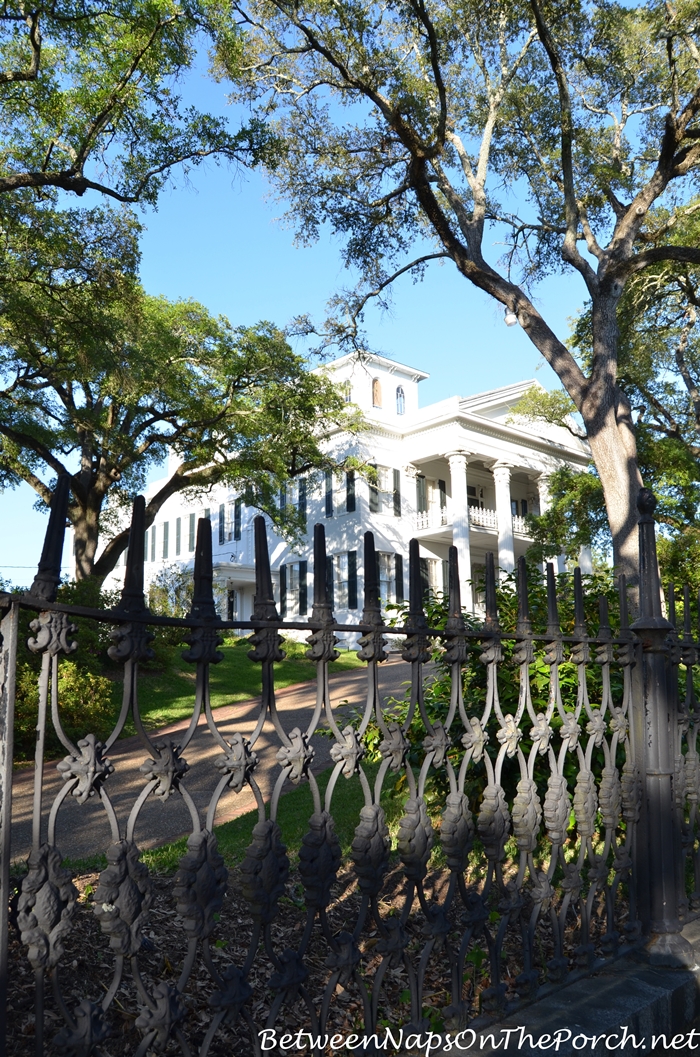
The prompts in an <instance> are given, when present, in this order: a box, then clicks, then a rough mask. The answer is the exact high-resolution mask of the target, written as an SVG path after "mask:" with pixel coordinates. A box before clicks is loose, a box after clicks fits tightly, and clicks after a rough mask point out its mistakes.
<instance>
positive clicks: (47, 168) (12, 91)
mask: <svg viewBox="0 0 700 1057" xmlns="http://www.w3.org/2000/svg"><path fill="white" fill-rule="evenodd" d="M32 19H33V20H34V21H32ZM32 19H27V20H25V17H24V9H23V7H21V5H19V4H12V3H10V4H9V5H5V6H4V7H3V11H2V13H0V142H1V143H2V147H0V193H3V192H5V193H9V192H16V191H18V190H21V189H23V188H35V189H42V190H43V192H44V193H47V192H48V193H49V194H54V193H55V190H56V189H59V188H61V189H63V190H66V191H71V192H74V193H75V194H77V195H79V196H80V195H83V194H84V193H85V192H86V190H88V189H90V188H93V189H96V190H98V191H101V192H102V193H104V194H106V195H108V196H110V197H112V198H115V199H117V200H119V201H121V202H147V203H150V204H154V203H155V201H156V199H157V196H158V192H159V191H160V189H161V188H162V186H163V184H164V183H165V182H166V180H167V179H168V177H169V174H170V171H171V169H172V167H173V166H175V165H177V166H182V167H184V168H185V170H186V169H187V167H188V166H191V165H198V164H199V163H200V162H201V161H202V159H204V158H206V157H215V158H217V159H220V158H227V159H229V160H232V161H235V162H237V163H238V162H241V163H245V164H256V163H257V162H258V161H261V160H263V159H264V160H266V161H267V162H268V163H269V164H270V165H274V159H275V156H276V153H277V151H278V146H277V144H276V141H275V140H274V138H273V137H272V136H271V134H270V132H269V130H268V129H267V127H266V126H265V124H264V123H262V122H261V121H260V120H255V121H253V122H251V123H250V124H249V125H248V126H247V127H245V128H243V129H240V130H238V131H237V132H231V131H230V130H229V128H228V125H227V123H226V122H225V121H223V120H221V119H220V118H217V117H214V116H212V115H210V114H204V113H201V112H199V111H198V110H196V109H195V108H193V107H183V105H182V103H181V100H180V98H179V95H178V94H177V86H178V79H179V78H180V75H181V74H182V72H183V70H185V69H186V68H187V67H189V66H190V65H191V64H192V62H193V60H194V57H195V54H196V49H197V46H198V45H199V44H200V43H201V32H202V29H206V18H205V14H204V11H203V9H202V7H201V5H199V4H197V3H195V4H194V5H192V4H190V5H187V6H186V7H184V8H183V7H182V6H180V5H179V4H178V3H176V2H174V0H136V2H134V0H96V2H94V3H91V4H90V5H89V7H87V8H86V7H85V5H84V4H83V3H80V2H76V0H59V3H57V4H50V5H47V6H40V7H38V8H37V9H36V13H35V16H32ZM237 36H238V33H237V30H236V29H235V27H233V28H231V29H230V30H228V33H227V39H228V40H229V45H228V49H227V54H229V55H232V54H233V51H234V50H235V49H234V47H233V42H234V40H235V38H236V37H237ZM30 69H31V70H33V74H32V75H31V76H24V77H21V76H20V77H19V78H18V74H20V73H21V72H22V71H25V72H26V71H28V70H30Z"/></svg>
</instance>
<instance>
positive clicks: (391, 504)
mask: <svg viewBox="0 0 700 1057" xmlns="http://www.w3.org/2000/svg"><path fill="white" fill-rule="evenodd" d="M374 469H375V470H376V471H377V483H376V485H375V484H371V485H370V486H369V509H370V513H374V514H380V513H382V511H384V513H387V514H388V513H389V512H391V513H393V514H394V517H401V471H400V470H391V469H389V467H388V466H375V467H374Z"/></svg>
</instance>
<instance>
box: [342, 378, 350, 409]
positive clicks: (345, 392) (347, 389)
mask: <svg viewBox="0 0 700 1057" xmlns="http://www.w3.org/2000/svg"><path fill="white" fill-rule="evenodd" d="M343 399H344V400H345V403H346V404H349V403H351V401H352V383H351V382H345V383H344V384H343Z"/></svg>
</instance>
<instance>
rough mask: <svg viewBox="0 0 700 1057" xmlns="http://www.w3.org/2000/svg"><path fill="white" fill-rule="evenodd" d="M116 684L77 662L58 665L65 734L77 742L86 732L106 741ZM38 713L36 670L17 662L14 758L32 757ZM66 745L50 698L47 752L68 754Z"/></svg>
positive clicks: (60, 711) (110, 722)
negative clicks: (60, 733)
mask: <svg viewBox="0 0 700 1057" xmlns="http://www.w3.org/2000/svg"><path fill="white" fill-rule="evenodd" d="M114 687H115V684H114V683H112V682H111V680H109V679H107V678H105V676H103V675H97V674H96V673H95V672H91V671H89V670H88V669H87V668H84V667H82V666H81V665H79V664H77V663H76V662H75V661H69V660H62V661H61V662H60V663H59V666H58V714H59V717H60V720H61V724H62V726H63V729H64V731H65V733H66V734H67V735H68V737H69V738H70V740H71V741H73V742H74V743H75V742H77V741H78V740H79V739H80V738H83V737H85V735H86V734H95V735H97V737H98V738H99V739H100V740H102V741H104V740H105V738H106V737H107V735H108V734H109V733H110V731H111V729H112V726H113V723H114V707H113V703H112V701H113V692H114ZM38 714H39V686H38V681H37V671H36V668H34V667H33V666H32V665H30V664H28V663H27V662H20V663H19V664H18V665H17V688H16V696H15V759H18V760H26V759H31V758H32V757H33V755H34V746H35V744H36V724H37V717H38ZM65 751H66V750H65V748H64V746H63V744H62V743H61V741H60V739H59V738H58V735H57V734H56V732H55V730H54V728H53V723H52V721H51V702H50V699H49V705H48V716H47V720H46V755H47V756H55V755H61V754H65Z"/></svg>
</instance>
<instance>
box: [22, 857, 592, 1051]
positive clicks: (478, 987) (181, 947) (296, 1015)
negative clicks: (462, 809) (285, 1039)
mask: <svg viewBox="0 0 700 1057" xmlns="http://www.w3.org/2000/svg"><path fill="white" fill-rule="evenodd" d="M447 879H448V874H447V873H446V872H444V871H440V872H436V873H433V874H432V875H430V876H429V878H428V879H427V882H426V894H427V896H428V901H429V903H432V902H433V900H434V901H435V903H441V902H442V896H443V894H444V888H445V885H446V883H447ZM239 880H240V879H239V877H238V876H237V874H236V872H235V871H231V873H230V876H229V883H228V890H227V894H226V897H225V899H224V902H223V906H222V909H221V914H220V918H219V920H218V922H217V925H216V929H215V932H214V934H213V935H212V937H211V945H212V950H213V958H214V961H215V964H216V966H217V968H218V969H219V972H223V970H224V969H225V968H226V967H227V966H228V965H229V964H231V963H234V964H237V965H239V966H241V965H242V964H243V962H244V960H245V957H246V954H247V951H248V943H249V941H250V936H251V933H252V923H251V919H250V915H249V908H248V904H247V903H246V901H245V899H244V898H243V897H242V895H241V893H240V883H239ZM97 881H98V874H97V873H87V874H83V875H81V876H79V877H76V878H75V879H74V883H75V885H76V887H77V888H78V890H79V892H80V899H79V902H78V905H77V907H76V911H75V914H74V917H73V928H72V929H71V931H70V932H69V933H68V934H67V936H66V938H65V941H64V947H65V954H64V957H63V958H62V960H61V965H60V981H61V989H62V993H63V996H64V999H65V1001H66V1004H67V1005H68V1007H69V1009H73V1008H74V1007H75V1006H77V1005H78V1003H79V1002H80V1001H81V1000H82V999H85V998H88V999H91V1000H93V1001H101V999H102V997H103V996H104V994H105V993H106V991H107V989H108V988H109V985H110V982H111V979H112V972H113V966H114V955H113V952H112V951H111V950H110V948H109V945H108V940H107V937H106V936H105V935H103V933H102V932H101V929H100V924H99V921H98V920H97V918H96V916H95V915H94V913H93V907H92V895H93V893H94V889H95V888H96V886H97ZM152 884H153V903H152V906H151V910H150V913H149V921H148V924H147V925H146V928H145V930H144V938H145V942H144V947H143V948H142V950H141V952H140V953H139V965H140V970H141V974H142V978H143V981H144V983H145V985H146V987H147V988H148V989H149V990H152V989H153V987H155V985H156V984H157V983H159V982H161V981H165V982H167V983H170V984H172V985H175V984H176V983H177V981H178V977H179V975H180V971H181V968H182V964H183V961H184V958H185V954H186V950H187V939H186V935H185V932H184V929H183V927H182V924H181V921H180V918H179V915H178V914H177V911H176V910H175V903H174V900H173V894H172V888H173V878H172V877H163V876H152ZM383 892H384V894H383V896H382V899H381V901H380V911H381V913H382V916H383V917H385V918H386V917H387V916H394V915H396V914H397V913H399V911H400V910H401V909H402V907H403V905H404V901H405V892H406V888H405V879H404V876H403V873H402V869H401V866H400V864H398V863H397V864H396V865H395V866H394V867H393V869H392V871H391V873H390V874H389V875H388V876H387V877H386V878H385V884H384V890H383ZM302 896H303V889H302V886H301V883H300V881H299V878H298V874H296V872H295V870H292V872H291V874H290V879H289V882H288V886H287V895H286V896H283V897H282V899H281V901H280V903H281V905H280V913H279V914H278V916H277V919H276V920H275V922H274V923H273V925H272V937H273V944H274V949H275V951H277V952H281V951H283V950H285V949H295V948H298V946H299V943H300V940H301V936H302V933H303V929H304V926H305V923H306V910H305V907H304V904H303V898H302ZM333 896H334V899H333V902H332V904H331V906H330V907H329V909H328V920H329V924H330V927H331V929H332V930H333V931H334V932H339V931H341V930H346V931H351V930H352V927H353V925H354V922H355V921H356V920H357V915H358V912H359V907H360V895H359V892H358V890H357V887H356V883H355V877H354V874H353V873H352V871H351V870H350V869H348V870H346V871H345V872H343V873H342V874H341V875H340V877H339V879H338V881H337V882H336V884H335V887H334V890H333ZM569 919H570V920H569ZM569 919H568V920H567V943H566V955H567V957H568V960H569V964H570V966H571V967H573V966H574V964H575V947H576V944H577V942H578V941H577V935H576V933H577V927H578V918H577V915H576V914H575V913H574V911H573V910H570V912H569ZM424 921H425V919H424V917H423V914H422V912H421V910H420V905H419V903H418V900H417V898H416V900H415V901H414V906H413V909H412V913H411V916H410V918H409V922H408V924H407V926H406V928H407V932H408V934H409V937H410V942H409V947H408V950H409V954H410V955H411V961H412V963H413V965H414V966H415V967H417V965H418V960H419V957H420V951H421V950H422V949H423V947H424V944H425V941H426V938H425V935H424V933H423V925H424ZM450 924H451V926H452V930H453V931H451V934H450V940H451V942H452V949H453V951H455V953H456V951H457V949H458V947H459V941H460V938H461V935H462V932H463V930H464V907H463V904H462V903H461V900H459V899H455V900H454V901H453V904H452V908H451V910H450ZM602 932H603V922H602V921H601V920H598V921H597V922H596V924H595V928H594V938H595V939H596V940H597V943H596V946H597V947H598V948H599V941H600V937H601V935H602ZM538 934H539V936H538V951H539V954H540V957H539V958H538V961H541V962H544V961H545V960H546V959H547V958H548V957H551V954H552V952H553V944H552V933H551V924H550V922H549V920H548V919H547V918H546V917H545V918H543V919H541V920H540V922H539V925H538ZM378 939H379V937H378V934H377V931H376V929H375V928H374V923H373V921H372V919H371V917H369V916H368V920H367V922H366V925H365V930H364V932H363V935H362V937H361V941H360V949H361V951H362V952H363V958H362V963H361V972H362V975H363V977H364V979H365V981H366V982H367V983H368V984H369V987H370V988H371V977H372V976H373V974H374V972H375V971H376V969H377V967H378V966H379V964H380V963H381V960H382V955H381V954H380V953H379V952H377V951H376V950H375V947H376V946H377V943H378ZM475 942H476V944H477V945H479V944H481V945H482V946H483V939H480V938H477V939H476V941H475ZM327 955H328V948H327V945H326V942H325V940H324V938H323V936H322V935H321V932H320V926H319V924H318V922H316V924H315V925H314V936H313V937H312V941H311V944H310V947H309V949H308V950H307V954H306V956H305V964H306V965H307V967H308V968H309V970H310V976H309V979H308V980H307V981H306V985H305V986H306V987H307V989H308V991H309V993H310V995H311V997H312V1001H313V1004H314V1007H315V1008H316V1010H317V1012H318V1010H319V1008H320V1004H321V996H322V994H323V991H324V989H325V984H326V982H327V980H328V978H329V975H330V970H329V968H328V967H327V965H326V957H327ZM476 961H477V963H478V961H479V959H478V958H477V959H476ZM501 964H502V979H503V980H504V982H505V983H506V984H507V986H508V994H509V997H511V998H515V997H517V995H516V990H515V988H516V984H515V980H516V977H517V976H518V974H519V973H521V972H522V970H523V964H522V940H521V936H520V930H519V927H518V926H517V925H516V926H515V927H509V929H508V933H507V936H506V940H505V943H504V948H503V957H502V962H501ZM540 968H541V965H540ZM273 972H274V967H273V965H272V963H271V962H270V961H269V959H268V958H267V955H266V954H265V951H264V948H263V946H262V944H261V945H260V948H259V950H258V952H257V955H256V959H255V963H254V967H253V970H252V972H251V974H250V976H249V983H250V985H251V986H252V988H253V997H252V999H251V1001H250V1002H249V1003H247V1009H248V1011H249V1013H250V1015H251V1017H252V1019H253V1021H254V1023H255V1024H256V1026H257V1027H258V1028H263V1027H264V1026H265V1022H266V1019H267V1013H268V1010H269V1007H270V1002H271V992H270V990H269V989H268V987H267V982H268V980H269V978H270V976H271V975H272V973H273ZM488 985H489V978H488V959H486V961H485V962H484V965H483V966H480V965H478V964H476V965H474V964H473V963H471V964H470V966H469V972H468V973H466V974H465V977H464V983H463V988H462V1000H463V1001H466V1002H467V1003H469V1004H470V1007H471V1011H472V1014H473V1015H476V1013H477V1011H478V1005H479V1001H478V999H479V993H480V992H481V991H482V990H483V989H484V987H488ZM449 987H450V969H449V965H448V964H447V960H446V958H445V950H444V948H442V949H438V948H437V946H436V948H435V949H434V950H433V952H432V954H431V957H430V959H429V962H428V965H427V967H426V972H425V982H424V994H423V1015H424V1016H427V1017H428V1018H429V1019H430V1020H432V1021H433V1026H434V1027H435V1029H436V1030H439V1025H440V1024H441V1022H442V1020H443V1014H442V1010H443V1009H444V1008H445V1007H446V1006H447V1005H449V1004H450V1001H451V995H450V993H449ZM407 988H408V977H407V973H406V970H405V968H404V967H403V966H402V965H399V966H397V967H396V968H390V969H389V970H388V972H387V973H386V975H385V976H384V982H383V986H382V1000H381V1003H380V1011H379V1025H380V1028H379V1030H380V1031H381V1025H382V1024H389V1025H390V1026H392V1027H398V1026H400V1025H401V1024H402V1023H405V1022H407V1021H408V1019H409V1016H410V1006H409V1005H408V1003H407ZM215 990H216V985H215V983H214V981H213V980H212V978H211V976H210V974H209V972H208V971H207V969H206V967H205V965H204V964H203V961H202V959H201V957H198V959H197V961H196V962H195V966H194V969H193V971H192V974H191V976H190V979H189V982H188V984H187V988H186V991H185V1003H186V1005H187V1007H188V1013H189V1015H188V1017H187V1019H186V1021H185V1022H184V1026H183V1033H184V1035H185V1038H186V1039H187V1041H188V1044H189V1046H190V1048H191V1050H192V1053H193V1054H196V1053H197V1052H198V1049H199V1046H200V1045H201V1043H202V1040H203V1039H204V1037H205V1034H206V1032H207V1029H208V1027H209V1024H210V1023H211V1019H212V1008H211V1006H210V1004H209V998H210V995H211V994H212V992H214V991H215ZM8 1009H9V1011H10V1038H9V1043H8V1051H7V1053H8V1057H29V1055H30V1054H33V1053H34V1042H35V1040H34V974H33V970H32V968H31V966H30V964H29V962H28V961H27V959H26V949H25V948H24V947H23V946H22V944H21V943H20V939H19V935H18V933H17V931H16V929H13V930H11V946H10V995H9V1002H8ZM140 1011H141V1010H140V1002H139V999H138V994H137V991H136V988H135V986H134V984H133V980H132V979H131V976H130V971H129V968H128V966H127V967H126V968H125V972H124V976H123V979H122V983H121V986H120V988H119V990H118V992H117V995H116V998H115V1000H114V1002H113V1003H112V1006H111V1009H110V1013H109V1020H110V1025H111V1030H112V1035H111V1036H110V1038H109V1039H108V1040H107V1041H105V1042H104V1043H102V1044H101V1046H100V1049H99V1052H100V1053H101V1054H102V1057H121V1055H123V1054H133V1053H134V1052H135V1051H136V1049H137V1048H138V1046H139V1044H140V1042H141V1040H142V1037H143V1036H142V1033H141V1032H140V1031H139V1030H138V1029H137V1028H136V1026H135V1021H136V1019H137V1017H138V1016H139V1013H140ZM362 1022H363V1006H362V1002H361V999H360V996H359V994H358V989H357V987H356V986H355V985H354V984H353V983H352V982H351V983H350V984H349V985H348V987H347V989H345V988H343V987H342V986H341V985H340V984H339V985H337V987H336V989H335V995H334V996H333V1000H332V1002H331V1007H330V1015H329V1019H328V1024H327V1027H326V1031H327V1032H328V1033H329V1034H334V1033H336V1032H337V1033H339V1034H341V1035H344V1036H346V1035H348V1034H350V1033H352V1032H358V1031H359V1032H361V1031H362ZM62 1024H63V1020H62V1017H61V1016H60V1014H59V1011H58V1008H57V1007H56V1005H55V1003H54V999H53V996H52V994H51V987H50V985H49V984H48V982H47V985H46V1025H47V1027H46V1040H47V1042H46V1046H45V1051H44V1052H45V1054H46V1055H47V1057H54V1055H56V1057H58V1054H59V1051H58V1050H57V1049H56V1047H55V1046H53V1044H52V1042H51V1040H52V1039H53V1037H54V1035H55V1034H56V1032H57V1031H58V1029H59V1028H60V1027H61V1026H62ZM276 1026H277V1028H278V1030H280V1029H282V1028H283V1029H284V1030H285V1031H288V1032H290V1033H292V1034H295V1033H296V1032H297V1031H299V1030H300V1029H302V1030H308V1028H309V1026H310V1025H309V1018H308V1011H307V1009H306V1007H305V1005H304V1003H303V1002H302V1001H301V1000H298V999H297V1000H296V1001H295V1002H294V1003H287V1004H286V1005H285V1006H284V1007H283V1009H282V1011H281V1013H280V1015H279V1017H278V1019H277V1023H276ZM153 1052H155V1051H153ZM158 1052H159V1053H165V1054H181V1053H182V1050H181V1048H180V1045H179V1043H178V1042H177V1040H175V1039H171V1040H170V1041H169V1042H168V1043H167V1046H166V1048H165V1050H159V1051H158ZM247 1052H251V1040H250V1031H249V1028H248V1026H247V1025H246V1024H245V1023H244V1022H243V1021H242V1020H241V1021H239V1022H238V1024H236V1025H235V1026H233V1027H228V1026H223V1025H222V1027H221V1028H220V1029H219V1031H218V1032H217V1034H216V1036H215V1038H214V1040H213V1042H212V1044H211V1047H210V1049H209V1054H210V1055H211V1057H231V1055H232V1054H234V1053H247ZM287 1052H289V1053H293V1052H294V1051H291V1050H289V1051H287Z"/></svg>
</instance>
